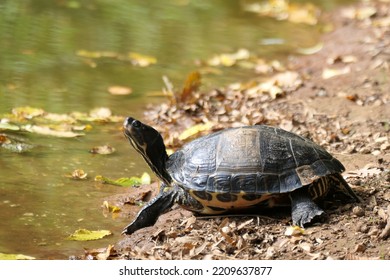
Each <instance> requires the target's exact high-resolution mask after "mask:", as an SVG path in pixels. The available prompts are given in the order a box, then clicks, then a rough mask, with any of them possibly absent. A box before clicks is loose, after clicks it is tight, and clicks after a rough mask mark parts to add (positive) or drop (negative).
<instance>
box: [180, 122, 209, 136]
mask: <svg viewBox="0 0 390 280" xmlns="http://www.w3.org/2000/svg"><path fill="white" fill-rule="evenodd" d="M212 127H213V124H212V123H211V122H207V123H204V124H203V123H201V124H196V125H194V126H192V127H190V128H187V129H186V130H184V131H183V132H182V133H181V134H180V135H179V140H185V139H187V138H189V137H191V136H194V135H196V134H198V133H200V132H203V131H207V130H210V129H211V128H212Z"/></svg>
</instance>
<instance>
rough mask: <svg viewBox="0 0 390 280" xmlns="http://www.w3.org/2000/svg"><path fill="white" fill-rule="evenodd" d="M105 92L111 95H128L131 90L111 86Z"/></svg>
mask: <svg viewBox="0 0 390 280" xmlns="http://www.w3.org/2000/svg"><path fill="white" fill-rule="evenodd" d="M107 90H108V92H109V93H110V94H112V95H129V94H130V93H132V91H133V90H132V89H131V88H129V87H124V86H111V87H109V88H108V89H107Z"/></svg>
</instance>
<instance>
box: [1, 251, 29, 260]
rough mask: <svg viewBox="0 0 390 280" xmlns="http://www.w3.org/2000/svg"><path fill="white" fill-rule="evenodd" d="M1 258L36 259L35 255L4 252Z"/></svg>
mask: <svg viewBox="0 0 390 280" xmlns="http://www.w3.org/2000/svg"><path fill="white" fill-rule="evenodd" d="M0 260H35V258H34V257H30V256H26V255H22V254H4V253H0Z"/></svg>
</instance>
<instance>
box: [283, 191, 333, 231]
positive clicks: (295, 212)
mask: <svg viewBox="0 0 390 280" xmlns="http://www.w3.org/2000/svg"><path fill="white" fill-rule="evenodd" d="M290 198H291V216H292V222H293V225H297V226H300V227H301V228H304V227H305V226H306V225H308V224H312V223H315V222H323V221H324V220H325V219H326V218H327V215H326V213H325V212H324V210H322V209H321V208H320V207H319V206H318V205H317V204H315V203H314V202H313V200H312V199H311V197H310V195H309V194H308V192H307V191H306V190H305V189H299V190H296V191H293V192H292V193H291V194H290Z"/></svg>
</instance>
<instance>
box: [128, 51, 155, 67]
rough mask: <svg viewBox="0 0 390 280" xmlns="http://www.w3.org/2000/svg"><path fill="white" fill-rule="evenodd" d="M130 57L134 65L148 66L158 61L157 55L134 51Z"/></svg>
mask: <svg viewBox="0 0 390 280" xmlns="http://www.w3.org/2000/svg"><path fill="white" fill-rule="evenodd" d="M129 58H130V60H131V63H132V64H133V65H137V66H140V67H146V66H149V65H151V64H156V63H157V59H156V58H155V57H152V56H147V55H144V54H139V53H134V52H131V53H129Z"/></svg>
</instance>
